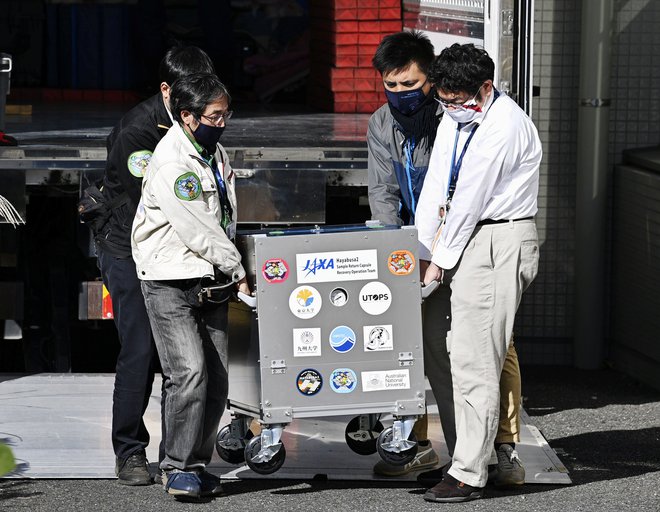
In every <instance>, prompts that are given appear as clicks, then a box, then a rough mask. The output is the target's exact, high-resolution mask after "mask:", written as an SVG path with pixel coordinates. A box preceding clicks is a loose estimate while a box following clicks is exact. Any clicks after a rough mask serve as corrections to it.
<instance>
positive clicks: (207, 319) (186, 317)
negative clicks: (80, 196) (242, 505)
mask: <svg viewBox="0 0 660 512" xmlns="http://www.w3.org/2000/svg"><path fill="white" fill-rule="evenodd" d="M200 287H201V285H200V280H199V279H182V280H171V281H142V293H143V294H144V300H145V304H146V306H147V313H148V314H149V319H150V321H151V328H152V331H153V333H154V339H155V341H156V347H157V349H158V356H159V358H160V364H161V367H162V369H163V379H164V385H165V390H166V399H165V412H164V415H165V418H164V421H165V430H166V432H167V438H166V440H165V458H164V459H163V460H162V461H161V464H160V467H161V469H163V470H165V471H170V470H181V471H198V470H201V469H204V468H205V467H206V465H207V464H208V463H209V462H210V461H211V457H212V455H213V448H214V446H215V438H216V435H217V432H218V425H219V423H220V418H221V416H222V413H223V412H224V409H225V403H226V401H227V389H228V377H227V303H226V302H225V303H224V304H208V303H205V304H200V303H199V300H198V297H197V294H198V292H199V290H200Z"/></svg>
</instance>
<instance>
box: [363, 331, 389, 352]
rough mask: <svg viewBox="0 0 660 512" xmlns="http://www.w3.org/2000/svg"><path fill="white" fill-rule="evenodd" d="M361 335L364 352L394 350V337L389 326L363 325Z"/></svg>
mask: <svg viewBox="0 0 660 512" xmlns="http://www.w3.org/2000/svg"><path fill="white" fill-rule="evenodd" d="M363 333H364V351H365V352H379V351H384V350H394V336H393V334H392V326H391V325H365V326H364V327H363Z"/></svg>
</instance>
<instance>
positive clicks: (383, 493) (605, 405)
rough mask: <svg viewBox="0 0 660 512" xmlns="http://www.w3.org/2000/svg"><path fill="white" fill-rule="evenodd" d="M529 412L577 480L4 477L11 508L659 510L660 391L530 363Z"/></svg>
mask: <svg viewBox="0 0 660 512" xmlns="http://www.w3.org/2000/svg"><path fill="white" fill-rule="evenodd" d="M523 393H524V395H525V409H526V410H527V412H528V414H529V415H530V416H531V417H532V421H533V422H534V424H535V425H536V426H537V427H538V428H539V429H540V430H541V431H542V432H543V434H544V435H545V437H546V439H547V440H548V441H549V443H550V445H551V446H552V447H553V448H554V449H555V450H556V451H557V452H558V453H559V456H560V458H561V460H562V462H564V464H565V465H566V466H567V467H568V469H569V471H570V475H571V478H572V480H573V482H574V483H573V485H571V486H547V485H526V486H524V487H522V488H521V489H519V490H515V491H506V492H505V491H497V490H495V489H491V488H488V489H487V491H486V496H485V498H484V499H482V500H479V501H473V502H470V503H463V504H450V505H449V504H444V505H443V504H434V503H427V502H425V501H424V500H423V499H422V494H423V490H422V489H419V488H417V487H415V486H414V485H412V484H409V483H402V482H373V483H371V482H336V481H330V482H327V481H305V482H299V481H283V480H277V481H275V480H261V481H255V480H247V481H236V482H227V483H226V484H225V490H226V492H227V496H224V497H221V498H217V499H215V500H213V501H209V502H206V503H180V502H177V501H175V500H174V499H172V498H171V497H170V496H167V495H166V494H165V493H164V492H163V490H162V487H160V486H156V485H153V486H150V487H138V488H130V487H124V486H121V485H119V484H118V483H117V482H116V481H111V480H0V510H3V511H4V510H7V511H10V510H11V511H31V512H32V511H34V512H41V511H49V512H50V511H72V512H78V511H80V512H87V511H92V512H105V511H112V512H120V511H121V512H123V511H159V512H160V511H170V510H173V511H188V510H195V511H200V512H201V511H206V510H227V511H241V510H249V511H252V512H253V511H259V510H273V509H274V510H280V511H283V512H284V511H290V510H292V511H293V510H295V511H305V512H317V511H327V510H333V511H334V510H339V511H341V512H347V511H360V512H370V511H407V510H411V509H414V510H415V511H418V510H419V511H422V510H439V509H445V510H446V509H451V510H452V511H456V512H460V511H463V510H475V511H497V512H508V511H530V512H531V511H543V512H550V511H562V512H572V511H585V512H592V511H593V512H606V511H635V512H637V511H639V512H647V511H648V512H660V393H659V392H656V391H653V390H651V389H649V388H647V387H645V386H642V385H639V384H637V383H635V382H634V381H632V380H630V379H629V378H627V377H624V376H623V375H621V374H619V373H616V372H614V371H611V370H602V371H589V372H588V371H580V370H576V369H572V368H549V367H524V368H523Z"/></svg>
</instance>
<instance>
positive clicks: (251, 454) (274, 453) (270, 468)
mask: <svg viewBox="0 0 660 512" xmlns="http://www.w3.org/2000/svg"><path fill="white" fill-rule="evenodd" d="M285 458H286V450H285V449H284V445H283V444H282V443H277V444H274V445H272V446H269V447H266V448H265V449H264V450H262V449H261V436H256V437H253V438H252V439H250V440H249V441H248V443H247V445H245V462H247V465H248V466H249V467H250V469H251V470H252V471H254V472H255V473H259V474H260V475H270V474H271V473H275V471H277V470H278V469H280V468H281V467H282V464H284V459H285Z"/></svg>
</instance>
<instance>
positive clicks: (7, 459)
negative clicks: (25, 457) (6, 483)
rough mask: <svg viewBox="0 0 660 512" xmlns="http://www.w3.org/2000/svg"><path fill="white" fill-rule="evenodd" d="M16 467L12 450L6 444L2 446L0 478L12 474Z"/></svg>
mask: <svg viewBox="0 0 660 512" xmlns="http://www.w3.org/2000/svg"><path fill="white" fill-rule="evenodd" d="M15 467H16V461H15V460H14V454H13V453H12V452H11V448H9V446H7V445H5V444H0V476H2V475H5V474H7V473H10V472H11V471H12V470H13V469H14V468H15Z"/></svg>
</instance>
